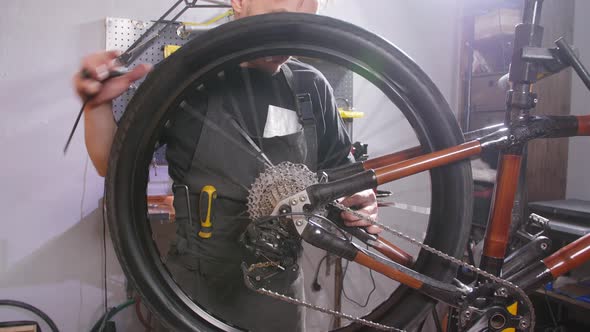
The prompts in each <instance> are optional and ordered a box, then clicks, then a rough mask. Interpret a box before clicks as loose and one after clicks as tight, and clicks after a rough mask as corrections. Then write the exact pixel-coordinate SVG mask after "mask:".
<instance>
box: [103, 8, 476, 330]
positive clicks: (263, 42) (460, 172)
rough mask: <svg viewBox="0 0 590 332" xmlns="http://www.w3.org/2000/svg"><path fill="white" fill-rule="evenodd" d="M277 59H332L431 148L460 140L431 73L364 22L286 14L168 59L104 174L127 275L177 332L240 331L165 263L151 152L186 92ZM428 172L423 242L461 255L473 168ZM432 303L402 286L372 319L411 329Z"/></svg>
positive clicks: (448, 268) (205, 39)
mask: <svg viewBox="0 0 590 332" xmlns="http://www.w3.org/2000/svg"><path fill="white" fill-rule="evenodd" d="M280 55H288V56H301V57H312V58H318V59H322V60H326V61H330V62H333V63H336V64H338V65H340V66H343V67H346V68H348V69H350V70H352V71H354V72H355V73H356V74H358V75H359V76H360V77H363V78H364V79H366V80H367V81H369V82H371V83H372V84H373V85H375V86H376V87H377V88H378V89H379V90H380V91H381V92H382V93H383V94H384V95H385V96H386V97H387V98H388V99H389V100H391V102H392V103H393V104H394V105H395V106H396V107H397V109H399V111H400V114H402V116H403V118H404V120H405V121H407V123H408V124H409V127H410V128H411V129H412V131H413V133H414V134H415V137H416V140H417V142H418V144H419V145H420V146H421V148H422V150H423V151H424V152H429V151H436V150H440V149H444V148H447V147H450V146H454V145H457V144H460V143H462V142H463V136H462V133H461V130H460V129H459V127H458V125H457V122H456V120H455V118H454V116H453V114H452V113H451V111H450V108H449V106H448V104H447V102H446V101H445V99H444V97H443V96H442V94H441V93H440V92H439V90H438V89H437V88H436V86H435V85H434V84H433V83H432V81H431V80H430V79H429V78H428V76H427V75H426V74H425V73H424V72H423V71H422V70H421V69H420V68H419V67H418V66H417V65H416V64H415V63H414V62H413V61H412V60H411V59H410V58H409V57H408V56H407V55H405V54H404V53H403V52H402V51H400V50H399V49H397V48H396V47H395V46H393V45H392V44H390V43H389V42H387V41H385V40H383V39H382V38H380V37H378V36H376V35H374V34H372V33H370V32H368V31H365V30H363V29H361V28H359V27H357V26H354V25H351V24H348V23H345V22H342V21H339V20H336V19H332V18H328V17H322V16H315V15H306V14H294V13H281V14H273V15H261V16H256V17H251V18H245V19H240V20H238V21H235V22H232V23H228V24H225V25H223V26H221V27H218V28H215V29H213V30H211V31H210V32H208V33H206V34H204V35H202V36H199V37H197V38H195V39H194V40H192V41H191V42H189V43H188V44H187V45H185V46H184V47H182V48H181V49H180V50H179V51H177V52H176V53H175V54H174V55H173V56H171V57H169V58H168V59H166V60H164V61H163V62H162V63H161V64H160V65H159V66H158V67H157V68H156V69H155V70H154V71H153V73H151V74H150V75H149V76H148V77H147V79H146V80H145V81H144V83H143V84H142V85H141V87H140V89H139V90H138V91H137V93H136V94H135V96H134V97H133V99H132V101H131V103H130V104H129V106H128V108H127V110H126V112H125V114H124V116H123V118H122V119H121V121H120V123H119V129H118V131H117V133H116V137H115V140H114V143H113V148H112V151H111V156H110V160H109V168H108V175H107V178H106V185H107V197H106V198H107V199H106V209H107V217H108V222H109V226H110V227H109V228H110V231H111V235H112V238H113V242H114V245H115V250H116V253H117V256H118V258H119V261H120V262H121V265H122V267H123V270H124V272H125V274H126V276H127V277H128V278H129V279H130V280H131V281H132V282H133V284H134V285H135V286H136V289H137V290H138V292H139V293H140V294H141V296H142V297H143V299H144V300H145V303H146V305H147V306H149V307H150V309H151V310H153V311H154V312H157V313H158V314H159V316H160V318H161V319H162V320H163V321H164V322H166V324H167V325H169V327H171V328H172V329H173V330H175V331H209V330H233V329H234V328H235V327H232V326H231V325H230V324H226V323H225V322H224V321H223V320H220V319H217V318H216V317H214V315H212V314H210V313H208V312H207V311H206V310H204V309H203V308H201V307H200V306H199V305H198V304H196V303H194V302H193V301H192V300H191V298H190V297H188V296H187V295H186V294H185V293H184V292H183V290H182V289H180V287H179V286H178V285H177V284H176V283H175V281H174V278H173V277H171V275H170V274H169V273H168V271H167V269H166V266H165V264H164V263H163V262H162V261H161V260H159V259H158V258H159V255H161V253H159V252H158V248H156V246H155V245H154V243H153V241H151V239H152V234H151V227H150V224H149V222H148V218H147V214H146V207H147V198H146V188H147V182H148V177H149V170H148V166H149V164H150V161H151V160H152V157H153V152H154V146H155V145H156V142H157V141H158V137H159V135H161V133H162V130H163V128H164V127H165V123H166V121H167V120H168V119H169V116H170V114H171V113H172V112H173V111H172V110H174V109H176V108H177V106H178V105H179V104H180V103H181V102H182V101H183V100H184V99H185V98H186V92H187V90H192V89H195V87H197V86H199V85H200V84H202V82H203V80H205V79H209V78H211V77H216V76H218V73H219V72H220V70H221V69H222V68H224V66H227V65H228V63H232V64H234V65H235V64H240V63H243V62H244V61H248V60H252V59H257V58H260V57H264V56H280ZM381 125H382V126H383V124H381ZM386 129H387V127H386ZM384 132H385V133H387V130H385V131H384ZM392 152H393V151H392ZM425 174H426V176H427V179H428V182H429V197H428V200H429V205H430V207H429V214H428V218H427V226H426V227H425V230H424V233H425V234H424V242H426V243H428V244H429V245H430V246H432V247H435V248H437V249H439V250H442V251H444V252H446V253H448V254H450V255H453V256H455V257H459V256H461V255H462V253H463V249H464V247H465V244H466V241H467V236H468V232H469V225H470V218H471V206H472V204H471V192H472V189H471V186H472V180H471V171H470V168H469V163H468V162H461V163H456V164H453V165H449V166H445V167H441V168H438V169H435V170H431V171H429V172H427V173H425ZM414 268H415V269H416V270H417V271H420V272H422V273H424V274H427V275H429V276H432V277H434V278H437V279H439V280H444V281H449V280H451V279H452V278H453V277H454V275H455V273H456V267H455V266H453V265H452V264H450V263H448V262H445V261H443V260H441V259H440V258H438V257H435V256H433V255H430V254H428V253H426V252H420V253H419V256H418V258H417V260H416V263H415V264H414ZM432 303H434V301H432V300H431V299H429V298H427V297H425V296H423V295H421V294H419V293H417V292H415V291H412V290H410V289H408V288H406V287H398V288H397V289H396V290H395V291H394V292H393V293H392V294H391V295H390V296H388V297H387V299H386V300H385V301H384V302H382V303H380V304H379V305H377V306H375V308H373V309H372V310H371V312H370V313H367V314H366V315H365V316H366V317H365V318H367V319H370V320H374V321H378V322H381V323H383V324H388V325H392V326H396V327H400V328H410V327H412V326H413V325H412V324H416V322H417V321H419V320H420V319H421V318H422V317H424V315H425V314H426V313H427V312H428V311H429V308H430V305H431V304H432ZM359 328H362V326H358V325H356V324H352V325H347V326H344V327H342V330H356V329H359Z"/></svg>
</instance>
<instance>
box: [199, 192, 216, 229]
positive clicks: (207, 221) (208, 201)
mask: <svg viewBox="0 0 590 332" xmlns="http://www.w3.org/2000/svg"><path fill="white" fill-rule="evenodd" d="M215 199H217V190H216V189H215V187H214V186H211V185H207V186H204V187H203V189H201V195H200V196H199V219H200V221H201V230H200V231H199V237H201V238H203V239H209V238H211V236H212V235H213V224H212V223H211V221H212V220H213V204H214V203H213V202H214V201H215Z"/></svg>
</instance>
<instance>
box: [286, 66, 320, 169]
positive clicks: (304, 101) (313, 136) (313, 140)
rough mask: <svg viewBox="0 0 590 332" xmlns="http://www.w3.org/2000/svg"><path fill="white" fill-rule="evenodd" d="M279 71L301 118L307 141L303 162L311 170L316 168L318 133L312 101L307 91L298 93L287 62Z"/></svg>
mask: <svg viewBox="0 0 590 332" xmlns="http://www.w3.org/2000/svg"><path fill="white" fill-rule="evenodd" d="M281 72H282V73H283V77H284V78H285V81H286V82H287V85H288V86H289V88H290V89H291V93H292V94H293V96H294V100H295V108H296V110H297V114H298V116H299V118H300V119H301V124H302V125H303V134H304V135H305V142H306V143H307V155H306V158H305V159H306V160H305V164H306V165H307V166H308V167H309V168H310V169H311V170H313V171H315V170H316V169H317V162H318V137H317V136H318V133H317V128H316V121H315V117H314V114H313V103H312V101H311V95H310V94H309V93H298V92H299V89H298V86H296V83H295V79H294V78H293V71H292V70H291V68H289V66H288V65H287V64H284V65H282V66H281Z"/></svg>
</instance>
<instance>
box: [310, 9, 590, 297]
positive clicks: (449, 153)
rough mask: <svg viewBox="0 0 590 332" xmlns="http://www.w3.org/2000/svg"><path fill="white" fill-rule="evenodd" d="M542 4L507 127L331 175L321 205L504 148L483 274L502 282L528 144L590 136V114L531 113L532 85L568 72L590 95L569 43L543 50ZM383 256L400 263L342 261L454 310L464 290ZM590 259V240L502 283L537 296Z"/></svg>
mask: <svg viewBox="0 0 590 332" xmlns="http://www.w3.org/2000/svg"><path fill="white" fill-rule="evenodd" d="M542 3H543V1H542V0H525V10H524V16H523V22H524V23H523V24H520V25H518V26H517V27H516V33H515V42H514V45H515V47H514V54H513V58H512V65H511V69H510V82H511V89H510V90H509V91H508V98H507V109H506V120H505V123H504V124H498V125H494V126H490V127H487V128H483V129H480V130H476V131H473V132H470V133H466V134H465V137H466V140H467V142H466V143H463V144H461V145H458V146H455V147H451V148H447V149H444V150H440V151H436V152H432V153H427V154H423V153H422V151H421V149H420V148H418V147H417V148H412V149H408V150H404V151H401V152H398V153H394V154H390V155H386V156H382V157H379V158H375V159H370V160H367V161H365V162H362V163H356V164H353V165H348V166H345V167H340V168H336V169H331V170H327V171H325V173H326V174H327V175H328V177H329V178H330V179H331V180H335V181H331V182H329V183H326V184H319V185H315V186H312V187H310V188H309V190H308V194H309V198H310V201H311V202H312V203H314V204H318V205H319V204H321V203H324V202H328V201H330V200H333V199H335V198H338V197H342V196H345V195H349V194H353V193H355V192H358V191H359V190H363V189H369V188H375V187H376V186H378V185H382V184H384V183H388V182H391V181H395V180H398V179H400V178H403V177H407V176H410V175H413V174H416V173H420V172H423V171H427V170H431V169H433V168H436V167H440V166H444V165H448V164H451V163H455V162H459V161H462V160H466V159H469V158H471V157H475V156H477V155H479V154H481V153H482V152H483V151H485V150H488V149H498V150H499V151H500V163H499V168H498V172H497V179H496V186H495V190H494V197H493V201H492V207H491V211H490V216H489V220H488V226H487V229H486V235H485V240H484V250H483V256H482V260H481V264H480V268H481V269H483V270H485V271H487V272H489V273H491V274H493V275H495V276H500V274H501V269H502V264H503V262H504V258H505V254H506V248H507V244H508V236H509V234H508V233H509V228H510V223H511V212H512V208H513V205H514V199H515V194H516V188H517V182H518V177H519V173H520V168H521V161H522V154H523V150H524V147H525V145H526V144H527V142H528V141H530V140H533V139H537V138H559V137H575V136H590V115H585V116H533V115H531V114H530V111H531V110H532V109H534V108H535V106H536V103H537V98H536V95H535V94H534V93H533V92H532V87H533V85H534V84H535V83H536V82H537V80H538V79H541V78H543V77H546V76H549V75H551V74H554V73H557V72H559V71H561V70H563V69H564V68H566V67H568V66H572V67H573V68H574V69H575V70H576V72H577V73H578V75H579V76H580V78H581V79H582V80H583V81H584V83H585V84H586V86H587V87H588V89H590V75H589V74H588V72H587V71H586V70H585V68H584V67H583V66H582V65H581V63H580V62H579V60H578V59H577V58H576V56H575V55H574V53H573V51H572V50H571V48H570V47H569V45H567V44H566V43H565V42H564V41H563V39H559V40H558V41H556V44H557V46H558V48H556V49H543V48H541V40H542V36H543V28H542V27H541V25H540V24H539V23H540V17H541V9H542ZM304 233H305V232H304ZM308 235H309V234H308ZM304 239H306V240H311V242H315V243H312V244H316V245H318V246H320V247H322V248H324V249H327V250H330V249H329V248H326V246H328V247H329V245H326V244H325V243H326V239H325V238H322V240H321V241H323V242H324V243H323V244H319V243H318V242H321V241H319V238H313V237H312V236H308V237H307V238H306V237H304ZM377 241H379V239H377ZM308 242H309V241H308ZM340 249H341V251H340V253H339V254H342V250H344V249H342V248H340ZM396 249H397V248H396ZM350 250H353V249H350ZM380 251H381V252H382V253H384V254H386V256H388V257H389V258H391V259H393V260H394V261H396V262H398V263H399V264H396V263H391V262H389V263H386V262H384V261H383V260H380V259H379V258H378V257H370V256H368V255H367V254H366V253H365V252H363V251H360V250H357V251H355V252H350V251H349V252H346V255H343V256H344V257H345V258H347V259H350V260H354V261H355V262H357V263H359V264H362V265H364V266H367V267H369V268H371V269H374V270H376V271H378V272H380V273H382V274H384V275H386V276H389V277H390V278H392V279H395V280H397V281H399V282H401V283H403V284H405V285H407V286H409V287H412V288H414V289H418V290H420V291H422V292H424V293H425V294H427V295H429V296H431V297H434V298H436V299H439V300H443V301H445V302H447V303H450V304H453V303H455V302H454V301H455V300H456V298H457V296H460V294H461V293H462V292H465V290H463V289H461V288H459V287H454V286H451V285H449V284H444V283H441V282H439V281H436V280H432V279H430V278H428V277H426V276H424V275H421V274H419V273H417V272H415V271H413V270H411V269H409V268H407V267H405V266H402V265H406V263H407V262H408V258H407V256H408V255H407V254H405V253H403V251H399V252H398V251H388V250H380ZM346 256H348V257H346ZM588 260H590V234H588V235H586V236H584V237H582V238H580V239H578V240H577V241H575V242H573V243H571V244H570V245H568V246H566V247H564V248H562V249H561V250H559V251H557V252H556V253H554V254H552V255H551V256H549V257H547V258H545V259H543V260H541V261H538V262H537V263H535V264H532V265H531V266H529V267H528V268H527V269H524V270H522V271H519V272H517V273H515V274H514V275H510V276H506V275H503V276H502V277H503V278H508V280H509V281H511V282H513V283H514V284H515V285H517V286H520V287H521V288H522V289H523V290H525V291H531V290H534V289H535V288H536V287H538V286H540V285H542V284H544V283H546V282H548V281H551V280H552V279H555V278H557V277H558V276H560V275H563V274H564V273H566V272H568V271H570V270H572V269H574V268H576V267H577V266H579V265H580V264H582V263H584V262H586V261H588Z"/></svg>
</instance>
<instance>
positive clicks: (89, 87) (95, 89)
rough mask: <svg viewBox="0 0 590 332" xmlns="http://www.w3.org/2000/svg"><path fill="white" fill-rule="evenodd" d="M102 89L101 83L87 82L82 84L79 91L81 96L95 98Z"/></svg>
mask: <svg viewBox="0 0 590 332" xmlns="http://www.w3.org/2000/svg"><path fill="white" fill-rule="evenodd" d="M101 88H102V84H100V82H98V81H90V80H86V81H82V82H80V84H79V88H78V89H79V90H78V91H79V93H80V95H83V96H86V97H88V96H94V95H96V94H97V93H99V92H100V89H101Z"/></svg>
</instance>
